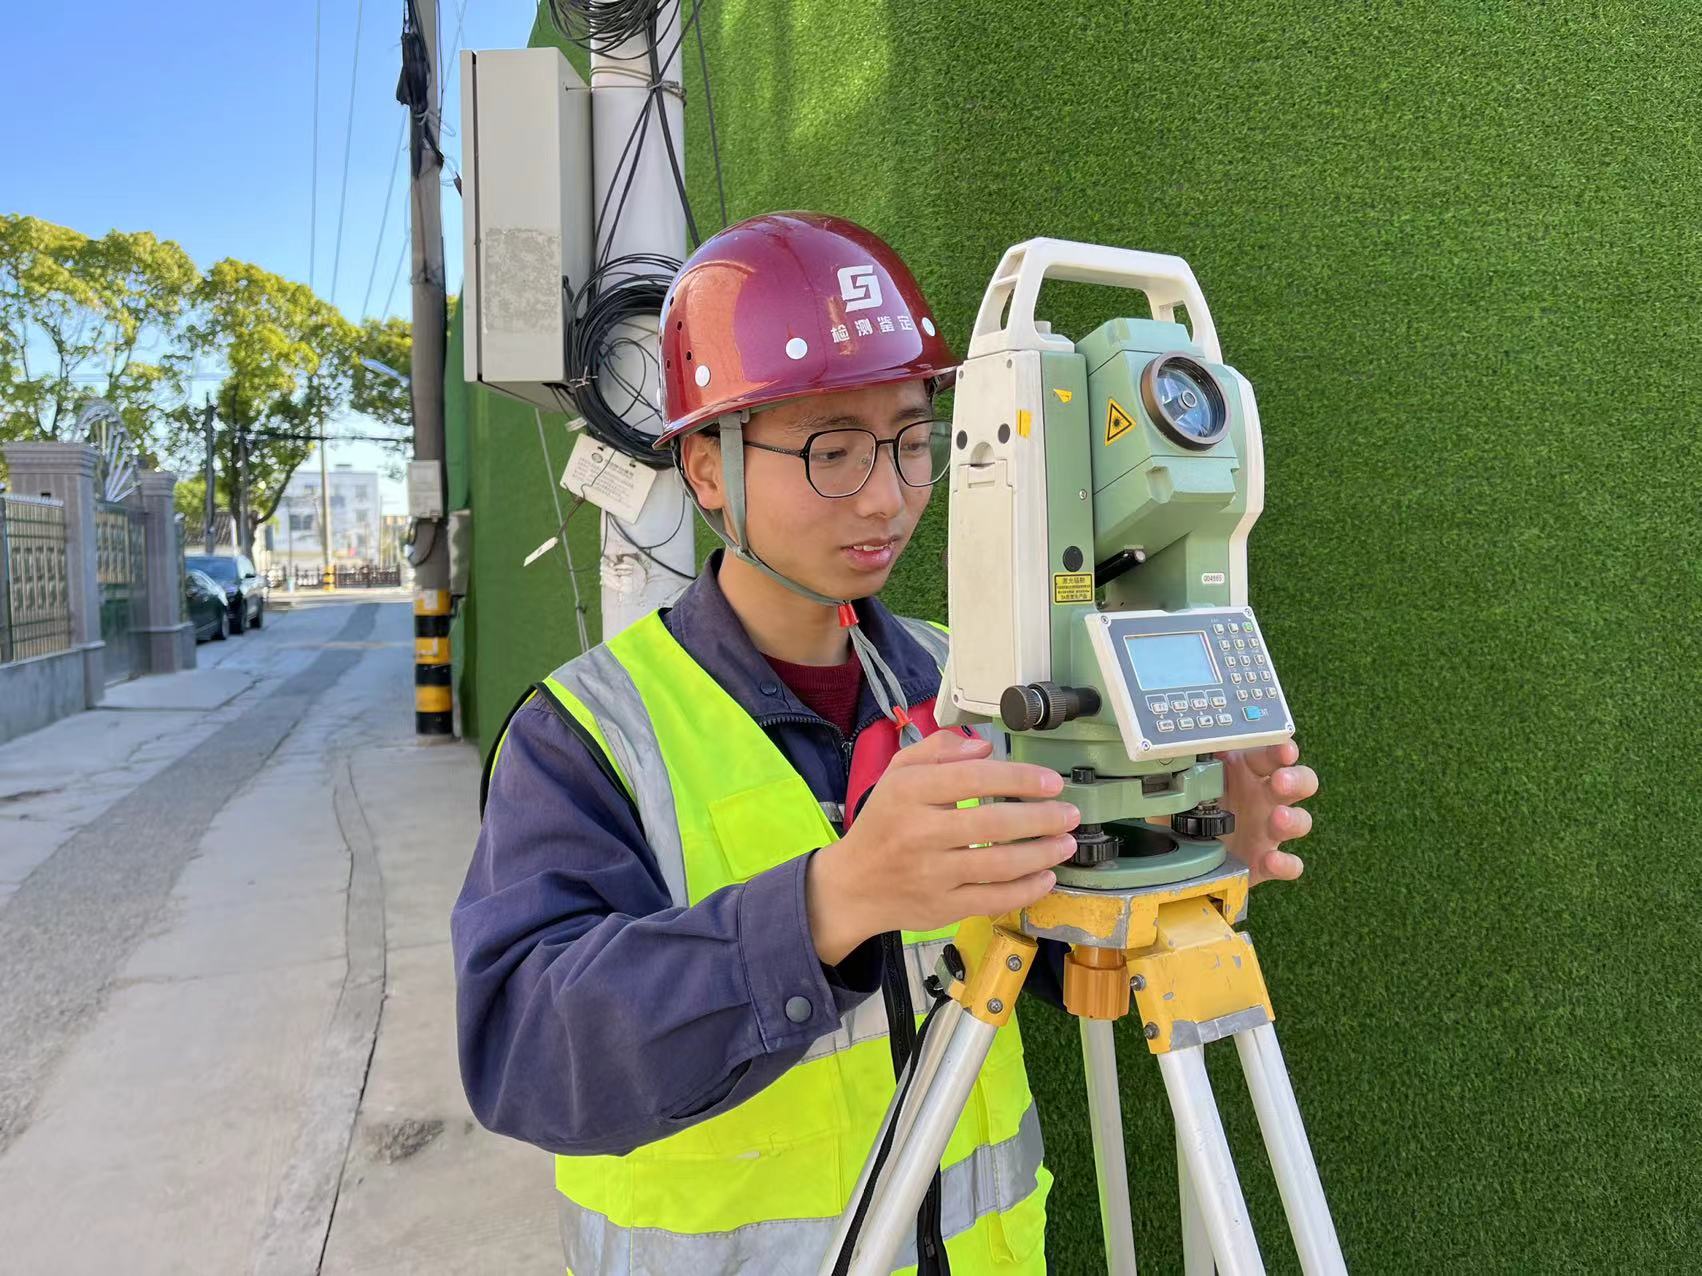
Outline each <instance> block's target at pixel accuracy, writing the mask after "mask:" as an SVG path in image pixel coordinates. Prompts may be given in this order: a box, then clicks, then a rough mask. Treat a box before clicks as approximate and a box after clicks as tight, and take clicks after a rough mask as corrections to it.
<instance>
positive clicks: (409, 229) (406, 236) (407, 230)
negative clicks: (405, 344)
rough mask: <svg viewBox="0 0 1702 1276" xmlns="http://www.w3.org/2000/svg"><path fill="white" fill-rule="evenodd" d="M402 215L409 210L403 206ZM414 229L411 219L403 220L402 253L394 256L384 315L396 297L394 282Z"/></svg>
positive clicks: (399, 276) (405, 258) (400, 270)
mask: <svg viewBox="0 0 1702 1276" xmlns="http://www.w3.org/2000/svg"><path fill="white" fill-rule="evenodd" d="M402 211H403V212H404V213H406V212H409V211H410V210H409V209H408V207H407V206H406V205H404V206H403V209H402ZM413 233H414V228H413V224H412V219H410V218H404V224H403V226H402V251H401V252H399V253H397V254H396V271H395V273H394V274H392V275H391V276H390V288H389V290H388V291H387V292H386V293H385V294H384V314H386V315H388V314H389V313H390V300H391V298H393V297H394V296H395V295H396V281H397V280H398V279H400V278H401V277H402V263H403V262H404V261H406V260H407V259H408V242H409V241H410V240H411V239H412V238H413Z"/></svg>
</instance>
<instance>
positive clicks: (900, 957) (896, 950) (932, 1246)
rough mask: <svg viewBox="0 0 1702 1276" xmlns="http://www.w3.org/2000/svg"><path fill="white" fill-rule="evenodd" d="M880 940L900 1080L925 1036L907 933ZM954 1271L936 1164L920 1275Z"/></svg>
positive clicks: (919, 1240) (921, 1213)
mask: <svg viewBox="0 0 1702 1276" xmlns="http://www.w3.org/2000/svg"><path fill="white" fill-rule="evenodd" d="M880 942H881V999H882V1001H884V1002H885V1003H886V1023H887V1046H888V1048H889V1049H890V1050H891V1051H892V1075H893V1079H894V1080H895V1081H896V1080H900V1079H902V1078H903V1076H904V1069H905V1065H907V1064H909V1063H911V1061H912V1060H915V1061H917V1062H920V1058H921V1045H922V1038H921V1036H920V1034H918V1033H917V1031H916V1009H915V1006H914V1004H913V1003H912V1002H911V1000H910V971H909V967H908V966H907V965H906V963H905V960H904V936H903V935H901V934H900V933H899V932H898V931H896V930H889V931H887V932H886V933H885V934H883V935H882V936H881V937H880ZM929 1013H930V1014H931V1013H932V1012H931V1011H930V1012H929ZM950 1272H951V1264H950V1262H949V1261H948V1260H947V1258H946V1243H945V1238H944V1237H943V1236H941V1235H940V1171H939V1169H938V1168H937V1167H936V1168H935V1170H934V1177H933V1180H932V1182H930V1183H929V1184H928V1191H927V1194H926V1195H924V1196H923V1197H922V1204H921V1205H920V1206H919V1207H918V1208H917V1210H916V1276H949V1273H950Z"/></svg>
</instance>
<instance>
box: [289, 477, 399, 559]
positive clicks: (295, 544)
mask: <svg viewBox="0 0 1702 1276" xmlns="http://www.w3.org/2000/svg"><path fill="white" fill-rule="evenodd" d="M330 482H331V562H332V565H333V566H339V567H361V566H367V565H373V566H376V565H377V564H378V563H380V562H381V561H382V558H383V544H384V542H383V537H382V533H381V530H380V529H381V527H382V525H383V517H384V511H383V508H382V503H381V499H380V497H379V492H378V474H377V472H376V471H374V470H357V469H355V468H354V467H353V466H352V465H334V466H332V467H331V474H330ZM319 511H320V502H319V468H318V467H317V466H312V467H311V468H310V467H308V466H303V467H302V468H301V469H299V470H297V471H296V472H295V474H294V475H293V476H292V477H291V478H290V481H289V485H288V486H287V487H285V488H284V496H283V499H282V500H280V501H279V502H278V508H277V510H276V512H275V513H274V514H273V516H272V561H273V563H274V564H277V565H278V566H285V565H293V566H297V567H303V568H311V567H317V566H319V565H320V564H321V563H322V562H323V561H324V560H323V550H322V549H321V548H320V541H319Z"/></svg>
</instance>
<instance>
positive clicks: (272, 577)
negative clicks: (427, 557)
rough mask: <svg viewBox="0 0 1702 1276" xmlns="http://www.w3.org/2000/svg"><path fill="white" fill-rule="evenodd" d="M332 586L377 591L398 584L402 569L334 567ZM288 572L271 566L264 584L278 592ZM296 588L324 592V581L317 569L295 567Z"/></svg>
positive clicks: (285, 580)
mask: <svg viewBox="0 0 1702 1276" xmlns="http://www.w3.org/2000/svg"><path fill="white" fill-rule="evenodd" d="M331 573H332V584H333V585H334V586H335V587H336V588H337V589H377V588H380V587H382V586H385V585H400V584H401V583H402V569H401V568H400V567H368V566H362V567H333V568H332V569H331ZM289 578H290V569H289V568H288V567H279V566H275V565H274V566H272V567H268V568H267V569H266V583H267V584H268V585H270V586H271V587H272V588H273V589H281V588H283V586H284V585H285V584H286V583H288V581H289ZM295 587H296V588H297V589H323V588H324V587H325V578H324V575H323V573H322V571H321V569H320V568H318V567H297V568H296V569H295Z"/></svg>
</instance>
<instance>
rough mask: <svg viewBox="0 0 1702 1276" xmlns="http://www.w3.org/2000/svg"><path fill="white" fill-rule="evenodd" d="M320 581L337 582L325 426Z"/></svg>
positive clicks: (325, 583) (326, 585)
mask: <svg viewBox="0 0 1702 1276" xmlns="http://www.w3.org/2000/svg"><path fill="white" fill-rule="evenodd" d="M319 552H320V554H321V555H322V560H323V561H322V562H321V563H320V566H319V583H320V585H322V586H323V587H324V588H326V589H330V588H332V587H333V586H334V585H335V584H336V583H337V573H336V572H335V571H333V570H332V568H331V467H330V463H329V461H328V460H327V458H326V455H325V427H324V426H320V427H319Z"/></svg>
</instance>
